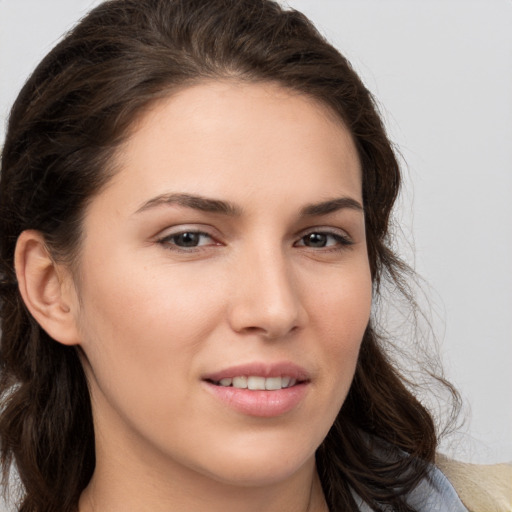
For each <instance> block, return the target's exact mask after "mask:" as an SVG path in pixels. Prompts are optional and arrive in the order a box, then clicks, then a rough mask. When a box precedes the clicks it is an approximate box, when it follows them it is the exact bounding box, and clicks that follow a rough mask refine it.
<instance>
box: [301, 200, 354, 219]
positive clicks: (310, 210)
mask: <svg viewBox="0 0 512 512" xmlns="http://www.w3.org/2000/svg"><path fill="white" fill-rule="evenodd" d="M346 208H348V209H350V210H356V211H360V212H364V209H363V205H362V204H361V203H360V202H359V201H356V200H355V199H352V198H351V197H338V198H336V199H329V200H328V201H323V202H321V203H314V204H309V205H306V206H305V207H304V208H302V209H301V215H302V216H304V217H315V216H320V215H328V214H329V213H334V212H336V211H338V210H344V209H346Z"/></svg>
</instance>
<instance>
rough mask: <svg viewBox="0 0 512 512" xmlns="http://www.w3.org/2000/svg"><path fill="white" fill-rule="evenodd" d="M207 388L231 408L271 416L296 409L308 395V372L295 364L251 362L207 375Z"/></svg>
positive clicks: (204, 380) (266, 416)
mask: <svg viewBox="0 0 512 512" xmlns="http://www.w3.org/2000/svg"><path fill="white" fill-rule="evenodd" d="M202 380H203V382H204V384H205V389H206V390H207V391H208V392H209V393H210V394H211V395H212V396H214V397H215V398H216V399H217V400H220V402H221V403H222V404H223V405H224V406H227V407H228V408H230V409H232V410H234V411H236V412H237V413H242V414H244V415H247V416H253V417H254V416H256V417H262V418H271V417H278V416H281V415H284V414H285V413H289V412H291V411H293V410H294V409H296V408H297V407H298V406H299V405H300V404H301V403H302V402H303V401H304V400H305V398H306V396H308V394H309V392H310V388H311V386H310V385H309V384H311V378H310V375H309V373H308V372H307V371H306V370H305V369H304V368H301V367H300V366H297V365H295V364H293V363H286V362H283V363H277V364H265V363H250V364H244V365H238V366H234V367H231V368H226V369H224V370H221V371H219V372H216V373H213V374H209V375H204V376H203V378H202Z"/></svg>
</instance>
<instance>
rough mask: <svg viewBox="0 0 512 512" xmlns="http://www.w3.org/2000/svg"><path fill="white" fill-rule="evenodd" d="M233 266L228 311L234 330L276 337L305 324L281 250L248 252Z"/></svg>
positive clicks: (290, 266)
mask: <svg viewBox="0 0 512 512" xmlns="http://www.w3.org/2000/svg"><path fill="white" fill-rule="evenodd" d="M236 267H237V271H236V272H234V273H233V274H234V275H233V281H232V294H231V302H230V310H229V323H230V325H231V328H232V329H233V330H234V331H236V332H238V333H253V334H257V335H260V336H262V337H264V338H267V339H278V338H282V337H285V336H286V335H288V334H289V333H291V332H292V331H295V330H297V329H299V328H300V327H302V326H304V325H305V323H306V321H307V312H306V309H305V307H304V305H303V303H302V300H301V296H300V290H299V285H298V283H297V281H296V279H294V274H293V269H292V265H291V263H290V262H289V261H287V258H286V256H285V255H284V254H283V251H281V250H273V251H266V252H264V251H259V252H252V253H251V254H250V255H249V256H248V257H245V258H241V259H240V260H239V261H238V262H237V265H236Z"/></svg>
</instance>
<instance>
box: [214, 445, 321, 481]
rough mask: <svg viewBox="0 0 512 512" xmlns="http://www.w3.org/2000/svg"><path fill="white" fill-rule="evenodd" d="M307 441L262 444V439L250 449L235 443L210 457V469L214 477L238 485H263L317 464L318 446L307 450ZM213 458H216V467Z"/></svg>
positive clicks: (307, 469)
mask: <svg viewBox="0 0 512 512" xmlns="http://www.w3.org/2000/svg"><path fill="white" fill-rule="evenodd" d="M304 448H305V445H304V444H301V445H299V446H286V445H283V444H281V445H272V443H269V444H267V446H262V445H261V441H259V442H258V443H255V444H254V445H253V446H252V447H250V448H249V449H248V448H247V446H246V447H245V449H242V448H240V447H238V446H236V445H232V446H231V447H230V449H229V450H223V453H218V454H217V456H215V457H211V458H210V459H209V461H208V462H209V464H208V466H209V469H207V470H206V473H207V475H208V476H209V477H211V478H212V479H214V480H216V481H219V482H222V483H225V484H231V485H236V486H244V487H261V486H268V485H272V484H276V483H278V482H282V481H284V480H287V479H290V478H292V477H293V476H294V475H296V474H297V473H300V472H302V471H312V470H313V468H314V467H315V449H314V448H311V449H307V450H305V449H304ZM212 461H216V462H217V463H216V464H215V467H212V464H211V463H212Z"/></svg>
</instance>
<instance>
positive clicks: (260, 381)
mask: <svg viewBox="0 0 512 512" xmlns="http://www.w3.org/2000/svg"><path fill="white" fill-rule="evenodd" d="M265 380H266V379H265V377H247V388H248V389H252V390H256V389H265Z"/></svg>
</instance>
